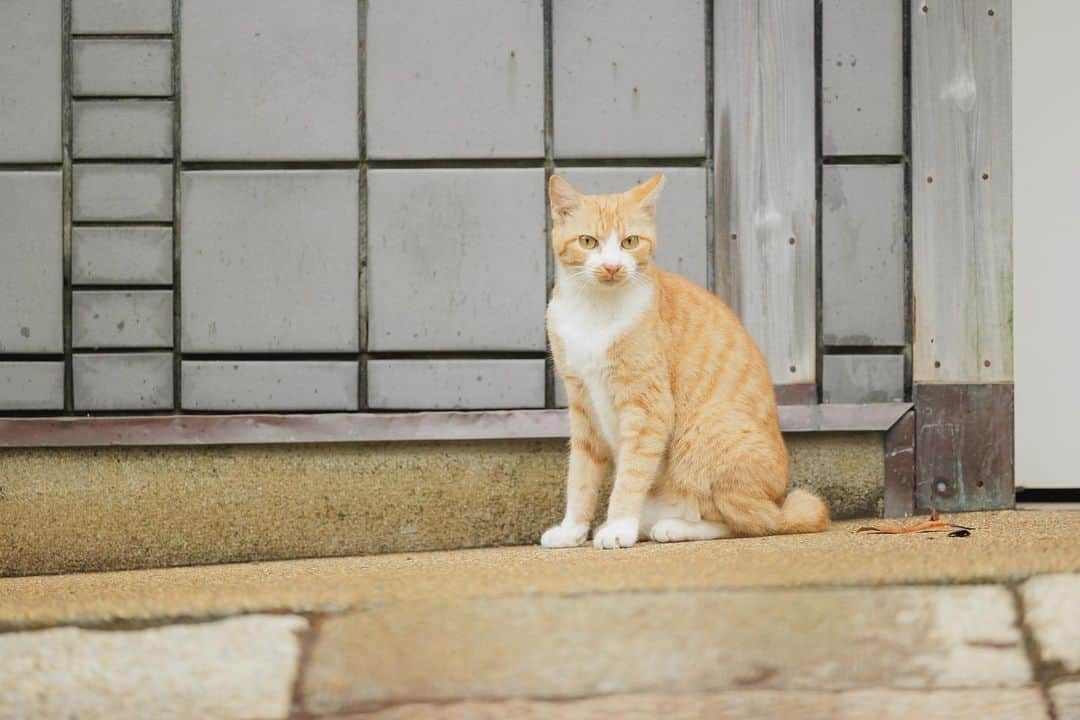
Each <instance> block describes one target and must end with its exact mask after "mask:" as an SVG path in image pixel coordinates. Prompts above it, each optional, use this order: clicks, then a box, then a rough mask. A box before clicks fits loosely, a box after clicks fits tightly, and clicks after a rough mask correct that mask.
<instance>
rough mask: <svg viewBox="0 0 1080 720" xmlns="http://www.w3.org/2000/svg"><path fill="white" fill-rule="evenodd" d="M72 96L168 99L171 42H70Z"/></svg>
mask: <svg viewBox="0 0 1080 720" xmlns="http://www.w3.org/2000/svg"><path fill="white" fill-rule="evenodd" d="M71 46H72V53H73V58H72V63H73V65H74V68H73V71H72V78H71V82H72V92H73V93H74V94H75V95H76V96H79V95H83V96H89V95H130V96H147V97H159V96H165V95H172V41H171V40H137V39H130V38H126V39H110V40H99V39H89V40H87V39H81V40H80V39H76V40H72V42H71Z"/></svg>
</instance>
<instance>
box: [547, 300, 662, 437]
mask: <svg viewBox="0 0 1080 720" xmlns="http://www.w3.org/2000/svg"><path fill="white" fill-rule="evenodd" d="M651 300H652V288H651V287H650V286H648V285H640V286H632V287H628V288H625V289H620V290H618V291H615V292H611V291H599V292H592V293H590V292H578V293H566V294H560V295H559V296H557V297H555V298H553V299H552V301H551V303H550V304H549V305H548V319H549V322H550V323H551V329H552V330H553V331H554V332H555V333H556V334H557V335H558V336H559V339H560V340H562V344H563V352H564V355H565V363H566V367H567V369H568V370H569V371H570V372H571V373H573V374H574V375H576V376H578V377H580V378H581V380H582V382H583V383H584V384H585V389H586V390H587V391H588V393H589V400H590V403H591V406H592V407H591V408H590V411H591V415H590V417H591V419H592V421H593V423H594V425H595V426H596V429H597V430H599V431H600V434H601V435H602V436H603V437H604V439H605V440H606V441H607V444H608V446H609V448H611V450H612V451H614V450H615V449H617V448H618V446H619V417H618V413H617V412H616V410H615V403H614V399H613V397H612V392H611V387H610V383H609V375H610V371H611V357H610V355H609V351H610V350H611V346H612V344H613V343H614V342H615V341H616V340H618V339H619V338H620V337H622V336H623V335H624V334H626V332H627V331H628V330H629V329H630V328H631V327H633V326H634V324H636V323H637V322H638V321H639V320H640V319H641V316H642V315H643V314H644V312H645V310H646V309H647V308H648V307H649V303H650V302H651Z"/></svg>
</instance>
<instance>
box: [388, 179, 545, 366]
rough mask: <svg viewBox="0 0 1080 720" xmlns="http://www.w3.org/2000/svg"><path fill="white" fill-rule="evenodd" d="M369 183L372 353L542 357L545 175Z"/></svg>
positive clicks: (543, 339)
mask: <svg viewBox="0 0 1080 720" xmlns="http://www.w3.org/2000/svg"><path fill="white" fill-rule="evenodd" d="M368 178H369V180H368V192H369V194H368V301H369V310H368V331H369V344H370V347H371V349H372V350H376V351H416V350H420V351H423V350H470V351H482V350H541V351H542V350H543V349H544V347H545V334H544V306H545V303H546V301H547V290H546V282H545V262H546V261H545V254H546V252H547V240H546V239H545V237H544V212H545V210H544V171H543V170H541V169H539V168H538V169H507V170H373V171H371V172H370V173H369V176H368Z"/></svg>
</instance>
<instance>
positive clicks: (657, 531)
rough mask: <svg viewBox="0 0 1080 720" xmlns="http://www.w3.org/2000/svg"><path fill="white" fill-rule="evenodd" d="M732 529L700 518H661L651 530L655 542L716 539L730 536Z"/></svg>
mask: <svg viewBox="0 0 1080 720" xmlns="http://www.w3.org/2000/svg"><path fill="white" fill-rule="evenodd" d="M730 536H731V531H730V530H728V528H727V526H726V525H724V524H723V523H717V522H709V521H708V520H698V521H697V522H691V521H689V520H681V519H679V518H667V519H665V520H660V521H659V522H657V523H656V524H655V525H653V526H652V529H651V530H650V531H649V537H650V538H652V540H653V541H654V542H661V543H664V542H686V541H687V540H715V539H717V538H725V537H730Z"/></svg>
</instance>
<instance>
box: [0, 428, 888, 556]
mask: <svg viewBox="0 0 1080 720" xmlns="http://www.w3.org/2000/svg"><path fill="white" fill-rule="evenodd" d="M788 446H789V451H790V454H791V459H792V475H793V483H794V484H796V485H801V486H804V487H811V488H813V489H816V490H817V491H818V492H820V493H821V494H822V495H823V496H824V497H825V498H826V500H827V501H828V502H829V504H830V506H831V508H832V510H833V514H834V516H836V517H853V516H865V515H873V514H877V513H879V512H880V508H879V505H880V501H881V497H882V493H883V487H884V462H883V457H884V451H883V448H882V436H881V434H880V433H857V434H855V433H853V434H850V435H844V434H834V433H809V434H806V433H804V434H797V435H792V436H788ZM566 459H567V449H566V440H565V439H549V440H516V441H512V440H504V441H486V442H452V443H449V442H441V443H439V442H423V443H421V442H415V443H407V442H395V443H366V444H345V443H342V444H334V445H272V446H260V445H241V446H226V447H164V448H156V447H155V448H148V447H139V448H33V449H8V450H0V488H2V490H0V517H3V518H5V521H4V522H0V576H3V575H29V574H42V573H56V572H72V571H94V570H118V569H132V568H146V567H166V566H170V565H194V564H211V563H220V562H247V561H251V560H282V559H290V558H299V557H326V556H340V555H364V554H377V553H391V552H412V551H420V550H450V549H457V548H464V547H479V546H490V545H521V544H533V543H536V542H537V541H538V539H539V537H540V534H541V533H542V532H543V531H544V529H545V528H547V527H548V526H549V525H551V524H553V523H554V522H556V521H557V520H558V518H559V517H561V515H562V510H563V493H564V485H565V477H566Z"/></svg>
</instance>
